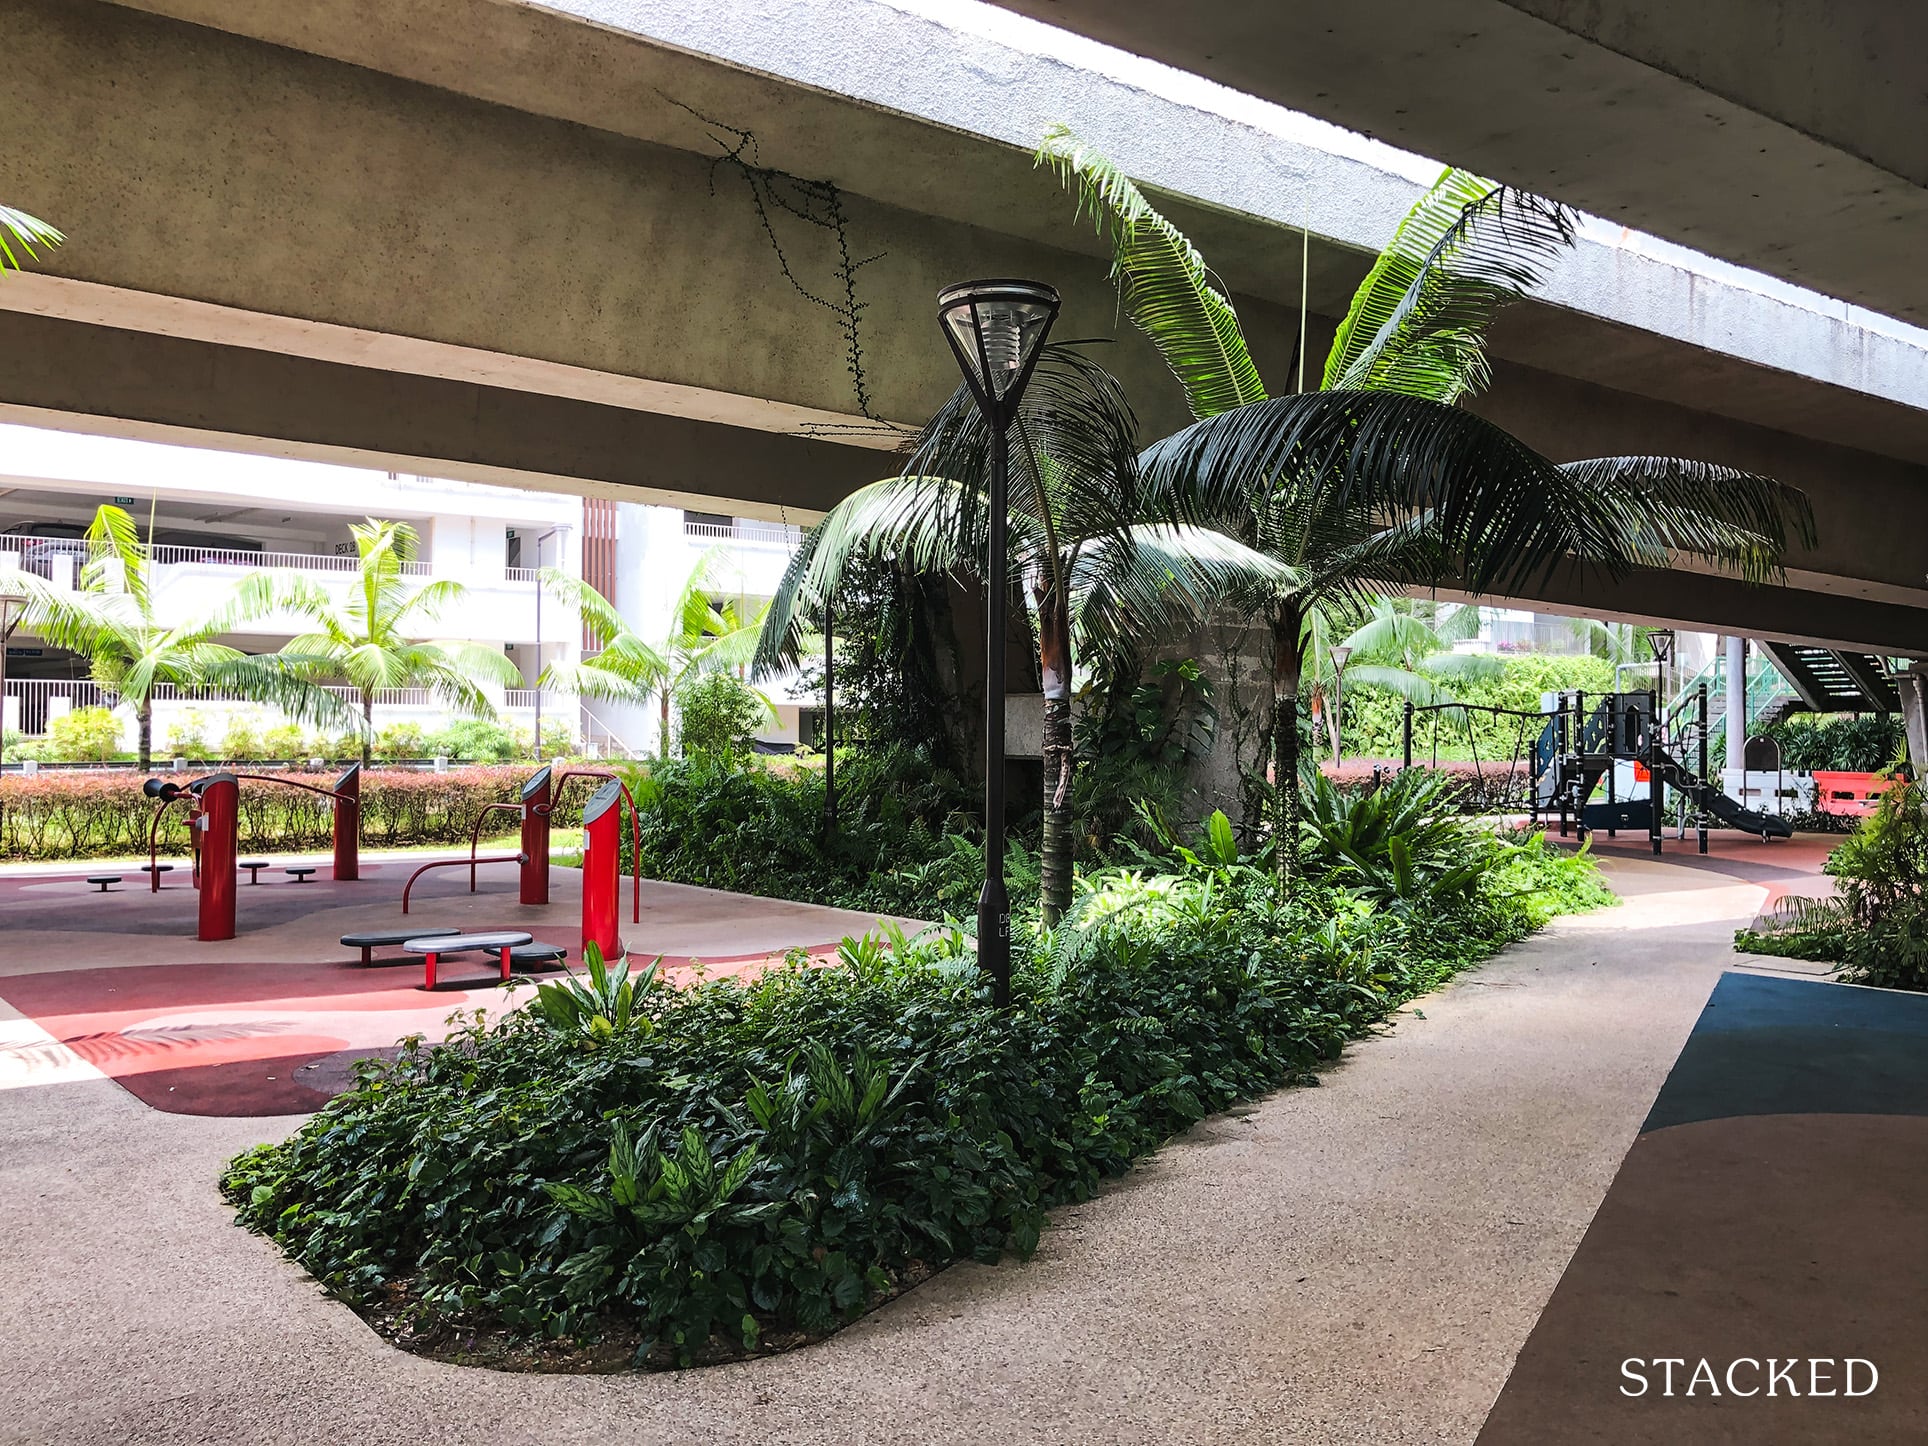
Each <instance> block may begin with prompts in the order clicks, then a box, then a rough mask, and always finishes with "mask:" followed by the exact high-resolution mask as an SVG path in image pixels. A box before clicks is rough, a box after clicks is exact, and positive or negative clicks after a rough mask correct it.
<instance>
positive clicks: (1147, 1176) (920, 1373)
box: [0, 858, 1762, 1446]
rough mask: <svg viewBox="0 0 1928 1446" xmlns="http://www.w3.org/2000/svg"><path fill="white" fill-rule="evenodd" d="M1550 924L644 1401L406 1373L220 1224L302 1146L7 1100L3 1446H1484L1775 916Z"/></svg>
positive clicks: (1689, 874) (242, 1126) (1614, 918)
mask: <svg viewBox="0 0 1928 1446" xmlns="http://www.w3.org/2000/svg"><path fill="white" fill-rule="evenodd" d="M1608 868H1609V870H1610V872H1611V874H1612V877H1613V879H1614V882H1615V883H1616V885H1617V886H1618V887H1619V888H1620V889H1621V890H1622V892H1623V893H1624V894H1625V895H1626V896H1627V902H1626V904H1625V905H1624V906H1623V907H1621V908H1619V909H1615V910H1608V911H1603V912H1601V913H1599V914H1595V915H1590V916H1585V917H1580V918H1572V919H1565V920H1561V921H1559V922H1557V923H1556V924H1555V925H1554V926H1553V927H1552V928H1551V929H1549V930H1548V931H1546V932H1545V933H1544V934H1542V935H1540V936H1538V937H1536V938H1535V939H1532V940H1529V941H1527V942H1526V943H1525V944H1523V945H1520V946H1518V947H1516V948H1514V949H1512V950H1509V951H1508V952H1507V953H1506V954H1505V955H1504V956H1502V957H1501V958H1499V959H1497V960H1495V961H1493V962H1492V963H1490V964H1488V965H1486V966H1485V967H1483V968H1481V969H1478V970H1476V971H1473V972H1471V973H1469V974H1467V975H1466V976H1464V977H1463V978H1462V979H1461V980H1459V981H1458V982H1456V983H1455V984H1453V985H1452V986H1450V987H1448V988H1447V989H1445V990H1443V991H1441V992H1440V993H1438V994H1436V995H1434V996H1431V997H1429V998H1427V999H1424V1000H1422V1001H1420V1002H1419V1004H1418V1006H1417V1008H1414V1009H1409V1010H1408V1011H1406V1012H1405V1013H1404V1014H1402V1015H1401V1017H1400V1018H1399V1020H1398V1022H1397V1024H1396V1026H1395V1027H1394V1028H1392V1029H1391V1030H1390V1031H1389V1032H1387V1033H1386V1034H1385V1035H1384V1036H1383V1037H1380V1038H1377V1039H1374V1040H1371V1041H1368V1042H1366V1043H1363V1044H1361V1045H1360V1046H1358V1047H1356V1048H1355V1049H1353V1050H1352V1051H1350V1052H1349V1053H1348V1055H1347V1057H1346V1059H1345V1061H1344V1062H1343V1063H1342V1064H1341V1065H1340V1066H1338V1067H1337V1068H1336V1069H1335V1070H1333V1071H1332V1072H1331V1073H1330V1074H1329V1075H1328V1076H1327V1077H1326V1081H1325V1084H1324V1086H1323V1087H1322V1088H1319V1089H1296V1090H1288V1091H1285V1092H1283V1093H1280V1094H1278V1095H1275V1096H1273V1097H1271V1098H1269V1099H1267V1100H1265V1101H1263V1102H1260V1103H1259V1104H1257V1105H1255V1106H1253V1107H1251V1108H1249V1109H1247V1110H1245V1111H1243V1112H1240V1113H1235V1114H1232V1115H1227V1116H1222V1117H1219V1118H1217V1119H1214V1120H1210V1121H1207V1122H1205V1123H1204V1124H1202V1125H1201V1126H1200V1127H1199V1128H1198V1129H1196V1130H1194V1131H1192V1132H1191V1133H1190V1134H1189V1135H1187V1136H1186V1137H1184V1138H1183V1139H1181V1140H1179V1141H1177V1142H1175V1143H1174V1144H1173V1145H1171V1146H1170V1147H1169V1148H1168V1149H1166V1150H1165V1151H1163V1152H1162V1153H1161V1154H1160V1155H1159V1157H1158V1158H1157V1159H1155V1160H1154V1161H1152V1162H1151V1163H1150V1164H1148V1165H1147V1166H1146V1167H1145V1168H1143V1169H1141V1170H1139V1171H1138V1172H1136V1173H1135V1174H1133V1175H1132V1176H1131V1177H1129V1178H1128V1179H1127V1180H1125V1181H1123V1182H1122V1183H1121V1184H1119V1185H1118V1186H1117V1187H1116V1188H1114V1189H1111V1190H1109V1191H1107V1192H1106V1193H1105V1194H1104V1195H1102V1196H1101V1197H1100V1198H1098V1199H1096V1200H1094V1201H1091V1202H1089V1203H1087V1204H1085V1205H1083V1206H1080V1207H1076V1208H1072V1209H1068V1210H1065V1211H1061V1212H1059V1214H1058V1216H1057V1218H1056V1220H1055V1221H1054V1225H1053V1228H1052V1229H1051V1230H1050V1231H1048V1232H1047V1234H1046V1236H1045V1240H1044V1244H1043V1247H1042V1249H1041V1250H1040V1252H1039V1254H1038V1256H1037V1258H1036V1259H1035V1260H1033V1261H1032V1262H1031V1263H1030V1264H1028V1265H1023V1266H1020V1265H1015V1264H1006V1265H1003V1266H1000V1267H995V1268H992V1267H983V1266H976V1265H962V1266H957V1267H954V1268H953V1269H951V1270H949V1271H946V1272H944V1273H942V1274H941V1275H939V1276H938V1277H937V1278H935V1279H933V1280H932V1281H930V1282H929V1283H928V1284H926V1285H924V1286H922V1287H920V1288H919V1289H917V1290H915V1291H913V1292H911V1293H910V1294H909V1295H907V1296H905V1297H903V1298H901V1299H899V1300H898V1301H896V1302H894V1303H892V1304H891V1305H889V1306H887V1307H886V1308H884V1309H883V1310H880V1311H878V1312H877V1313H875V1314H874V1315H872V1316H871V1317H869V1318H867V1319H866V1320H864V1321H863V1322H861V1323H859V1324H858V1325H856V1326H854V1327H852V1328H851V1329H849V1330H847V1331H845V1332H844V1333H842V1334H841V1335H839V1336H837V1337H835V1338H833V1339H832V1340H830V1341H828V1342H825V1343H823V1344H821V1345H818V1346H815V1347H811V1348H809V1349H806V1350H802V1351H799V1352H795V1353H792V1354H790V1355H788V1356H783V1357H778V1358H773V1359H768V1360H760V1361H755V1362H751V1363H747V1364H741V1365H731V1366H723V1367H715V1368H710V1369H706V1370H699V1371H691V1372H686V1373H681V1374H667V1375H655V1376H616V1377H567V1376H561V1377H558V1376H533V1375H507V1374H498V1373H493V1372H489V1371H482V1370H472V1369H465V1368H461V1367H456V1366H450V1365H443V1364H439V1363H436V1362H432V1361H426V1360H420V1359H417V1358H414V1357H410V1356H406V1355H403V1354H401V1353H399V1352H397V1351H395V1350H393V1349H392V1348H390V1347H389V1346H388V1345H387V1344H386V1343H384V1342H383V1341H382V1340H381V1339H380V1338H378V1337H377V1336H376V1335H375V1334H374V1333H373V1332H372V1331H370V1330H369V1329H368V1328H367V1327H366V1326H364V1325H363V1324H362V1323H361V1322H360V1321H359V1320H358V1319H357V1318H356V1317H355V1316H354V1315H353V1314H352V1313H351V1312H349V1311H348V1310H347V1309H346V1308H345V1307H342V1306H339V1305H337V1304H334V1303H332V1302H330V1301H328V1300H326V1299H324V1298H323V1297H322V1296H321V1294H320V1292H319V1291H318V1290H317V1289H316V1287H315V1285H314V1284H313V1283H312V1282H311V1281H309V1280H308V1279H307V1278H306V1277H305V1276H304V1275H303V1274H302V1272H301V1271H299V1270H298V1269H297V1268H295V1267H294V1266H292V1265H290V1264H289V1263H288V1262H287V1261H286V1260H284V1259H283V1258H282V1257H281V1256H280V1254H279V1252H278V1251H277V1250H276V1249H275V1248H274V1247H273V1246H272V1245H271V1244H269V1243H268V1242H266V1241H263V1240H261V1239H258V1238H256V1237H254V1236H251V1235H248V1234H245V1233H244V1232H242V1231H240V1230H238V1229H237V1228H235V1227H234V1226H233V1225H232V1224H231V1223H230V1218H229V1213H228V1211H227V1209H226V1208H225V1206H224V1205H223V1204H222V1202H221V1201H220V1199H219V1198H218V1196H217V1194H216V1192H215V1190H214V1179H215V1176H216V1174H217V1172H218V1170H219V1168H220V1165H221V1162H222V1161H223V1160H224V1159H226V1158H227V1157H228V1156H229V1155H231V1154H232V1153H233V1152H235V1151H236V1150H238V1149H241V1148H243V1147H244V1146H246V1145H249V1144H252V1143H254V1142H256V1141H258V1140H263V1139H271V1138H275V1137H277V1136H279V1135H281V1134H283V1133H285V1132H286V1131H287V1130H288V1129H290V1128H292V1127H293V1125H294V1124H295V1123H296V1120H294V1119H292V1118H283V1119H259V1118H257V1119H224V1118H205V1117H195V1116H185V1115H168V1114H160V1113H156V1112H154V1111H152V1110H149V1109H148V1108H147V1107H146V1106H145V1105H143V1104H141V1103H140V1102H139V1101H138V1100H136V1099H134V1098H133V1097H132V1096H130V1095H129V1094H127V1093H126V1092H125V1091H123V1090H122V1089H120V1088H119V1087H118V1086H117V1085H115V1084H113V1083H111V1082H109V1081H106V1080H100V1079H91V1080H88V1079H81V1080H74V1081H71V1082H66V1083H60V1084H53V1085H48V1086H45V1087H40V1088H27V1089H15V1090H11V1091H4V1092H0V1362H3V1363H4V1364H0V1380H3V1381H4V1384H5V1386H6V1400H7V1402H8V1405H7V1409H6V1411H5V1413H4V1415H0V1441H5V1442H36V1443H39V1442H49V1443H63V1446H64V1443H95V1442H101V1443H106V1442H115V1443H122V1442H156V1443H159V1442H168V1443H176V1442H199V1441H221V1442H262V1443H268V1442H276V1443H279V1442H288V1443H295V1442H300V1443H309V1442H314V1441H317V1440H342V1441H348V1440H353V1441H356V1442H361V1443H370V1446H375V1443H384V1442H398V1443H399V1442H409V1443H433V1442H450V1443H455V1442H460V1443H464V1446H471V1443H476V1442H503V1443H521V1442H531V1443H534V1442H542V1443H546V1446H548V1443H567V1442H578V1441H581V1442H589V1441H597V1442H601V1441H604V1440H607V1439H611V1438H618V1439H623V1440H630V1441H643V1442H665V1443H668V1442H676V1443H707V1442H719V1443H720V1442H786V1443H788V1442H795V1443H831V1442H857V1441H863V1442H1000V1443H1002V1442H1016V1441H1064V1442H1141V1441H1142V1442H1160V1443H1169V1442H1235V1441H1238V1442H1243V1441H1251V1442H1279V1441H1292V1442H1332V1443H1341V1442H1373V1443H1405V1442H1410V1443H1415V1446H1418V1443H1425V1446H1438V1443H1441V1442H1468V1443H1470V1442H1471V1441H1472V1440H1473V1438H1474V1436H1475V1435H1476V1434H1477V1433H1478V1431H1479V1429H1480V1426H1481V1423H1482V1421H1483V1419H1484V1418H1485V1416H1486V1413H1487V1411H1488V1408H1489V1407H1490V1406H1491V1404H1492V1403H1493V1401H1494V1398H1495V1396H1496V1395H1497V1394H1498V1392H1499V1390H1500V1388H1501V1385H1502V1384H1503V1382H1504V1381H1505V1379H1506V1376H1507V1373H1508V1371H1509V1369H1510V1368H1511V1365H1512V1363H1513V1359H1514V1356H1515V1354H1516V1353H1517V1352H1518V1351H1519V1349H1520V1347H1521V1344H1522V1343H1523V1342H1524V1341H1525V1339H1526V1337H1527V1334H1528V1332H1529V1330H1530V1329H1531V1328H1532V1326H1533V1324H1534V1322H1535V1320H1536V1319H1537V1318H1538V1317H1539V1315H1540V1312H1541V1310H1542V1308H1543V1307H1544V1306H1545V1304H1546V1302H1547V1300H1548V1297H1549V1296H1550V1294H1551V1293H1552V1291H1553V1289H1554V1286H1555V1284H1556V1282H1557V1281H1558V1280H1559V1278H1560V1276H1561V1273H1562V1271H1563V1270H1564V1269H1565V1267H1566V1265H1567V1262H1568V1259H1569V1257H1570V1256H1571V1255H1572V1253H1573V1251H1574V1249H1575V1247H1576V1245H1577V1244H1578V1243H1579V1240H1580V1238H1581V1235H1582V1233H1583V1231H1584V1230H1585V1229H1586V1226H1587V1223H1588V1221H1589V1219H1590V1218H1591V1217H1592V1215H1593V1213H1594V1211H1595V1209H1596V1207H1597V1206H1598V1205H1599V1203H1600V1201H1601V1198H1602V1196H1603V1195H1604V1194H1605V1192H1606V1190H1607V1187H1608V1183H1609V1182H1610V1181H1611V1179H1612V1178H1613V1176H1614V1173H1615V1171H1616V1169H1617V1168H1618V1166H1619V1164H1620V1162H1621V1158H1622V1156H1623V1155H1624V1154H1625V1153H1626V1150H1627V1148H1628V1146H1629V1144H1630V1143H1631V1142H1632V1140H1633V1138H1634V1135H1635V1132H1636V1130H1637V1129H1638V1128H1639V1125H1640V1123H1641V1120H1642V1118H1643V1117H1644V1116H1645V1115H1646V1113H1647V1111H1648V1108H1649V1106H1650V1105H1651V1104H1652V1102H1653V1100H1654V1097H1655V1093H1656V1091H1657V1089H1658V1088H1659V1086H1660V1083H1661V1081H1662V1080H1663V1078H1664V1077H1665V1076H1666V1074H1667V1072H1668V1069H1669V1067H1670V1065H1671V1064H1672V1063H1673V1061H1674V1058H1675V1056H1676V1054H1677V1053H1678V1052H1679V1050H1680V1048H1681V1045H1682V1043H1683V1042H1684V1041H1685V1039H1686V1038H1687V1035H1688V1032H1689V1030H1690V1028H1691V1027H1692V1026H1693V1023H1694V1021H1695V1019H1696V1017H1697V1016H1698V1015H1699V1013H1700V1011H1701V1007H1702V1005H1703V1003H1704V1001H1705V1000H1706V998H1707V996H1708V993H1709V991H1710V989H1711V988H1712V986H1713V984H1714V982H1715V980H1716V978H1717V977H1718V976H1719V974H1720V972H1721V971H1722V969H1723V968H1724V967H1726V966H1727V965H1728V964H1729V963H1731V962H1732V961H1733V957H1734V956H1733V955H1732V953H1731V951H1730V949H1729V938H1730V935H1731V931H1732V930H1733V928H1734V927H1735V926H1736V924H1737V923H1740V922H1744V921H1745V920H1747V919H1749V918H1751V917H1752V916H1753V914H1754V913H1755V911H1756V909H1757V908H1758V907H1759V903H1760V900H1761V898H1762V889H1761V887H1760V886H1759V885H1756V884H1751V883H1746V882H1737V881H1735V880H1733V879H1730V878H1727V877H1724V876H1722V875H1718V874H1713V873H1709V872H1707V871H1704V870H1697V869H1692V868H1687V867H1683V866H1682V865H1681V864H1679V863H1675V862H1669V861H1667V860H1649V859H1642V858H1628V859H1614V860H1611V861H1610V862H1609V864H1608Z"/></svg>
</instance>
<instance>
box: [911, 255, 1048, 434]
mask: <svg viewBox="0 0 1928 1446" xmlns="http://www.w3.org/2000/svg"><path fill="white" fill-rule="evenodd" d="M1058 304H1059V303H1058V293H1057V292H1056V291H1054V290H1053V289H1052V288H1050V287H1049V286H1046V285H1045V284H1044V283H1043V282H1040V281H1018V280H1011V279H994V280H989V281H960V282H958V283H957V285H955V286H947V287H945V288H944V289H943V290H942V291H940V292H938V294H937V316H938V320H939V321H940V322H941V323H942V324H943V327H944V339H945V340H946V341H948V342H949V343H950V344H951V351H952V353H953V354H954V355H955V356H956V357H957V365H958V368H959V370H961V371H962V372H963V373H964V381H965V384H966V385H967V386H969V387H970V389H971V395H972V396H974V397H975V398H977V404H978V406H979V407H980V408H981V409H983V410H984V411H985V412H986V413H988V414H992V415H998V416H1008V415H1009V414H1010V412H1011V411H1012V409H1014V408H1015V407H1016V406H1017V403H1018V398H1019V397H1021V396H1022V395H1023V394H1024V388H1025V385H1026V384H1027V383H1028V382H1029V381H1030V380H1031V371H1032V369H1033V368H1034V367H1035V366H1036V365H1037V363H1038V354H1039V353H1040V352H1042V351H1043V350H1044V339H1045V337H1046V336H1047V335H1048V334H1049V333H1050V331H1051V323H1052V322H1053V321H1055V320H1057V316H1058Z"/></svg>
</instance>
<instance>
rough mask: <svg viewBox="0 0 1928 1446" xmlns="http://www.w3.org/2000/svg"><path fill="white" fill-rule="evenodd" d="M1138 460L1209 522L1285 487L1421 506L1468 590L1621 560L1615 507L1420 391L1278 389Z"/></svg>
mask: <svg viewBox="0 0 1928 1446" xmlns="http://www.w3.org/2000/svg"><path fill="white" fill-rule="evenodd" d="M1139 466H1140V469H1141V472H1142V474H1143V477H1144V482H1145V485H1146V487H1147V489H1148V490H1149V491H1150V492H1151V493H1152V494H1154V495H1156V496H1158V497H1160V498H1163V499H1165V500H1166V502H1167V505H1169V506H1170V507H1171V508H1172V509H1173V510H1174V511H1175V512H1176V513H1177V514H1178V515H1181V516H1185V517H1187V518H1188V519H1191V520H1197V521H1201V522H1206V523H1210V522H1213V521H1218V520H1221V519H1224V518H1226V517H1228V516H1232V517H1242V516H1249V515H1251V513H1252V512H1253V510H1254V508H1255V507H1256V508H1259V509H1267V508H1271V507H1273V506H1274V504H1275V502H1277V501H1281V500H1282V501H1283V502H1285V503H1289V504H1290V505H1292V506H1293V507H1295V508H1297V509H1298V510H1299V511H1301V512H1303V513H1304V514H1306V515H1309V516H1317V515H1331V514H1335V513H1338V514H1344V515H1347V516H1350V517H1366V516H1380V517H1385V518H1390V519H1395V520H1405V519H1411V518H1415V517H1419V516H1422V515H1424V516H1427V517H1429V518H1430V519H1431V520H1430V523H1429V527H1428V530H1429V531H1430V533H1431V534H1432V536H1433V537H1435V538H1436V539H1437V544H1438V546H1439V547H1440V548H1441V549H1442V550H1443V554H1444V556H1445V557H1446V558H1447V559H1449V560H1450V561H1451V562H1452V563H1453V564H1454V565H1455V566H1456V567H1457V568H1458V569H1459V570H1460V575H1461V578H1462V581H1463V585H1464V586H1466V587H1468V588H1469V589H1470V590H1471V591H1474V592H1490V591H1494V590H1496V589H1505V588H1511V587H1515V586H1520V585H1524V584H1526V583H1528V582H1531V581H1533V580H1535V579H1538V578H1541V577H1544V576H1545V575H1546V574H1548V573H1549V572H1550V571H1551V570H1552V569H1553V568H1554V567H1555V566H1557V565H1558V564H1560V563H1561V562H1562V561H1564V560H1565V559H1567V558H1570V557H1579V558H1583V559H1587V560H1591V561H1596V562H1598V563H1599V564H1600V565H1602V566H1603V567H1605V568H1606V569H1607V570H1609V571H1613V572H1620V571H1624V570H1625V568H1626V566H1627V558H1626V551H1625V548H1624V546H1623V545H1622V542H1621V537H1620V534H1621V532H1622V530H1623V521H1624V519H1623V516H1622V514H1621V511H1620V509H1618V508H1617V507H1615V506H1613V505H1610V504H1609V503H1607V502H1606V501H1604V500H1603V499H1601V498H1600V497H1598V496H1597V495H1596V494H1594V493H1592V492H1590V491H1589V490H1588V489H1587V488H1586V487H1585V485H1584V484H1583V483H1582V482H1581V480H1580V479H1579V477H1578V476H1576V475H1570V474H1567V473H1565V472H1563V471H1561V469H1559V468H1557V467H1555V466H1554V465H1553V464H1552V463H1551V462H1549V461H1547V460H1546V459H1545V458H1544V457H1542V456H1540V455H1539V454H1538V453H1537V452H1535V451H1534V450H1533V449H1532V448H1531V447H1528V446H1527V445H1526V444H1525V443H1524V442H1522V441H1520V440H1519V439H1518V438H1516V437H1514V436H1513V435H1512V434H1511V433H1509V432H1507V431H1505V430H1503V429H1502V428H1500V427H1497V426H1495V425H1494V424H1493V423H1491V422H1488V421H1486V420H1484V419H1483V418H1480V417H1476V416H1474V415H1473V414H1472V413H1471V412H1467V411H1464V410H1462V409H1460V408H1457V407H1452V406H1448V405H1445V404H1443V403H1440V402H1434V401H1430V400H1427V399H1426V398H1423V397H1410V396H1403V395H1400V394H1398V393H1396V392H1382V391H1363V392H1361V391H1326V392H1311V393H1305V394H1302V395H1296V396H1287V397H1274V398H1272V399H1271V400H1270V401H1264V402H1254V403H1252V404H1251V405H1249V406H1244V407H1239V408H1237V409H1236V410H1234V411H1231V412H1227V413H1225V414H1224V415H1223V416H1218V417H1208V418H1207V419H1205V420H1204V421H1202V422H1194V423H1192V424H1191V425H1190V426H1188V427H1185V428H1184V429H1182V430H1181V431H1178V432H1175V433H1173V434H1172V435H1171V436H1169V437H1166V438H1164V439H1162V440H1160V441H1158V442H1154V443H1153V444H1152V445H1151V446H1150V447H1148V448H1146V449H1145V451H1144V453H1143V455H1142V456H1141V457H1140V459H1139ZM1261 545H1264V546H1266V550H1267V551H1272V550H1273V548H1272V547H1271V546H1269V545H1266V544H1265V542H1264V540H1263V539H1261Z"/></svg>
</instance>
